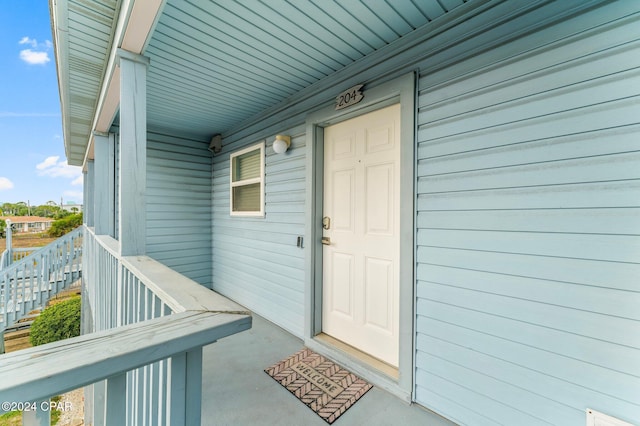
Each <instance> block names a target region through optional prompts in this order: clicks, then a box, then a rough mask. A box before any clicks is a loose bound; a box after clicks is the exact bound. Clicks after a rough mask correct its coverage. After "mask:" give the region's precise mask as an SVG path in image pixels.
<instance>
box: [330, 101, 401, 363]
mask: <svg viewBox="0 0 640 426" xmlns="http://www.w3.org/2000/svg"><path fill="white" fill-rule="evenodd" d="M323 228H324V229H323V244H324V245H323V291H322V293H323V297H322V331H323V332H324V333H326V334H328V335H330V336H333V337H334V338H336V339H338V340H341V341H343V342H345V343H347V344H349V345H351V346H354V347H356V348H358V349H360V350H361V351H363V352H366V353H368V354H369V355H371V356H373V357H376V358H378V359H380V360H382V361H384V362H386V363H388V364H390V365H393V366H396V367H397V366H398V357H399V312H398V311H399V300H398V299H399V272H400V271H399V253H400V235H399V234H400V104H395V105H392V106H389V107H386V108H383V109H380V110H377V111H374V112H371V113H368V114H364V115H361V116H359V117H356V118H353V119H350V120H346V121H343V122H341V123H338V124H335V125H333V126H329V127H326V128H325V129H324V200H323Z"/></svg>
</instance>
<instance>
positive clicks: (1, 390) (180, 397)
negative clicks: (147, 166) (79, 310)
mask: <svg viewBox="0 0 640 426" xmlns="http://www.w3.org/2000/svg"><path fill="white" fill-rule="evenodd" d="M83 264H84V266H83V283H84V285H83V315H85V314H86V315H85V316H84V318H83V323H84V324H83V327H84V328H85V331H93V332H94V333H91V334H86V335H84V336H80V337H76V338H72V339H68V340H64V341H61V342H56V343H52V344H48V345H43V346H39V347H36V348H31V349H26V350H23V351H18V352H15V353H12V354H8V355H4V356H0V377H1V378H2V380H0V401H38V400H42V399H45V398H49V397H51V396H53V395H57V394H60V393H63V392H66V391H69V390H72V389H76V388H78V387H82V386H86V385H89V384H92V383H93V384H94V385H93V390H92V391H89V392H87V391H85V418H86V421H88V422H89V423H92V424H93V425H96V426H97V425H197V424H200V412H201V391H202V347H203V346H205V345H207V344H210V343H213V342H215V341H216V340H217V339H219V338H222V337H225V336H228V335H231V334H235V333H238V332H240V331H243V330H246V329H249V328H250V327H251V316H250V314H249V312H247V311H246V310H244V309H243V308H242V307H241V306H239V305H237V304H235V303H233V302H231V301H229V300H228V299H226V298H224V297H222V296H220V295H218V294H217V293H214V292H213V291H211V290H209V289H207V288H205V287H203V286H201V285H199V284H198V283H196V282H194V281H192V280H190V279H188V278H186V277H184V276H183V275H181V274H179V273H177V272H175V271H173V270H172V269H170V268H168V267H166V266H164V265H162V264H160V263H158V262H156V261H154V260H153V259H151V258H149V257H147V256H127V257H122V256H119V255H118V243H117V241H115V240H114V239H112V238H110V237H107V236H96V235H95V234H94V233H93V231H92V230H90V229H87V228H85V237H84V253H83ZM89 318H92V319H93V324H88V321H86V320H87V319H89ZM87 329H89V330H87Z"/></svg>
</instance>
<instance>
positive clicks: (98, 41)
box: [51, 0, 118, 164]
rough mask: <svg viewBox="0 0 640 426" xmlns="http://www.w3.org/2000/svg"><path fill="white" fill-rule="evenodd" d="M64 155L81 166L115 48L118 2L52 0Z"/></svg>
mask: <svg viewBox="0 0 640 426" xmlns="http://www.w3.org/2000/svg"><path fill="white" fill-rule="evenodd" d="M51 13H52V26H53V29H54V40H55V43H56V60H57V65H58V80H59V84H60V99H61V104H62V115H63V119H62V124H63V132H64V139H65V150H66V155H67V158H68V160H69V163H71V164H82V161H83V159H84V155H85V150H86V146H87V141H88V135H90V134H91V126H92V121H93V117H94V114H95V111H96V104H97V99H98V94H99V91H100V88H101V84H102V79H103V76H104V74H105V67H106V57H107V55H108V52H109V50H110V48H111V40H112V38H113V31H114V24H115V17H116V16H117V13H118V1H116V0H57V1H53V0H52V1H51Z"/></svg>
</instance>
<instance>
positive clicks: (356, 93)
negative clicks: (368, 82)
mask: <svg viewBox="0 0 640 426" xmlns="http://www.w3.org/2000/svg"><path fill="white" fill-rule="evenodd" d="M362 86H363V85H362V84H358V85H357V86H353V87H352V88H350V89H347V90H345V91H344V92H342V93H340V94H339V95H338V96H336V110H338V109H342V108H346V107H349V106H351V105H355V104H357V103H358V102H360V101H361V100H362V99H364V95H363V94H362V91H360V89H361V88H362Z"/></svg>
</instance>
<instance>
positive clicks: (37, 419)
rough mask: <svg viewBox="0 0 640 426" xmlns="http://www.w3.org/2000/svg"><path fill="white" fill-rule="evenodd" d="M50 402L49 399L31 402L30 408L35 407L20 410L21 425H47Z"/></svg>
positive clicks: (49, 422) (49, 417) (49, 416)
mask: <svg viewBox="0 0 640 426" xmlns="http://www.w3.org/2000/svg"><path fill="white" fill-rule="evenodd" d="M50 404H51V401H50V400H49V399H46V400H43V401H37V402H33V406H32V407H31V408H35V409H30V410H29V411H26V410H25V411H23V412H22V424H23V426H49V425H50V424H51V409H50ZM43 408H44V409H43Z"/></svg>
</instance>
